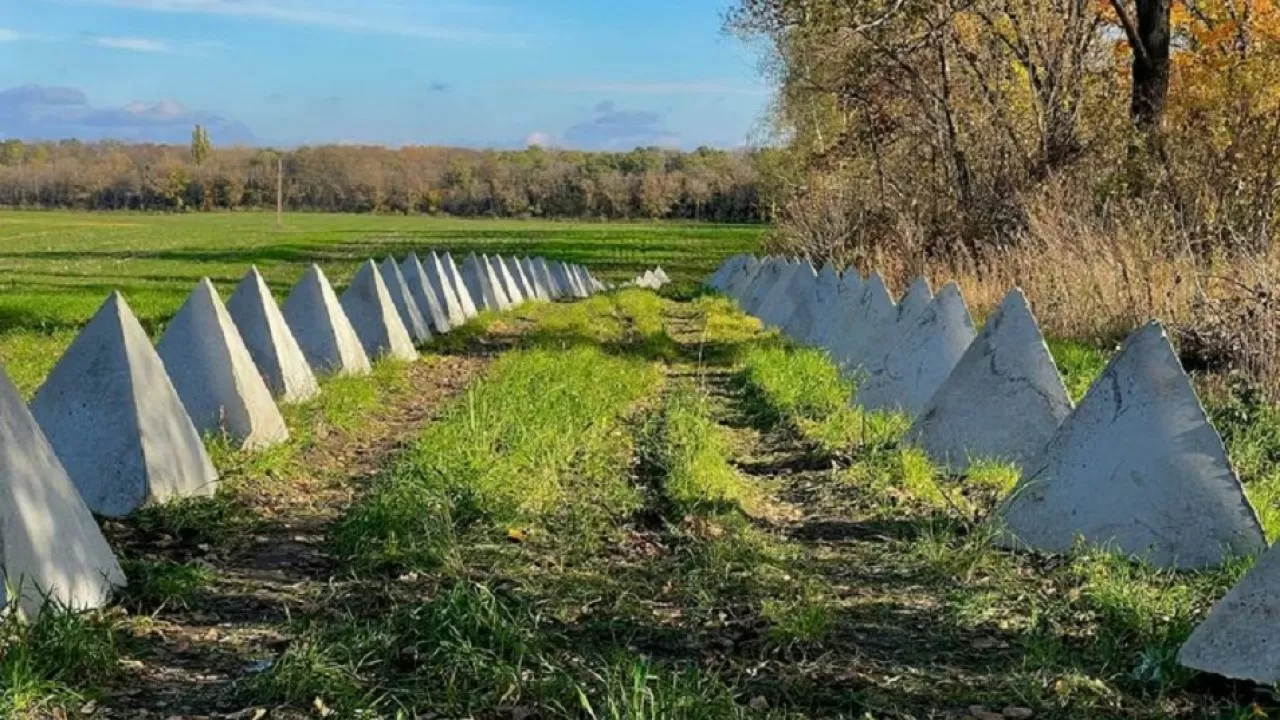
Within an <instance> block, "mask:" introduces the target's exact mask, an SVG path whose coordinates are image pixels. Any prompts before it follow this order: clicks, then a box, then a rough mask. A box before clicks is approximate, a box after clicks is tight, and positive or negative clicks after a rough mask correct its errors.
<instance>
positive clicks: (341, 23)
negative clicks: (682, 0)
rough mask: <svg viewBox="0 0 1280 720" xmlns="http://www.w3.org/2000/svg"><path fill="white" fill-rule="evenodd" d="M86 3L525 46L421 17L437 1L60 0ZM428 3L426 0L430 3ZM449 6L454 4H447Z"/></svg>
mask: <svg viewBox="0 0 1280 720" xmlns="http://www.w3.org/2000/svg"><path fill="white" fill-rule="evenodd" d="M59 1H60V2H64V3H72V4H80V5H109V6H113V7H120V8H128V9H133V10H147V11H153V12H163V13H190V14H200V15H219V16H224V17H237V18H245V19H255V20H265V21H270V22H278V23H286V24H293V25H309V26H313V27H321V28H328V29H330V30H336V31H340V32H347V33H360V34H369V35H398V36H401V37H409V38H419V39H424V40H439V41H449V42H459V43H469V44H485V45H508V46H521V45H524V44H526V43H527V41H528V37H527V36H526V35H524V34H521V33H505V32H494V31H491V30H487V29H479V28H472V27H465V26H452V25H439V24H427V23H423V22H421V20H420V18H422V17H430V16H432V15H439V11H440V10H441V8H439V7H435V6H434V4H433V3H417V4H412V3H407V2H404V3H402V2H381V3H378V2H374V3H364V2H357V1H356V0H59ZM424 5H425V6H424ZM444 9H445V10H447V9H448V8H447V7H446V8H444Z"/></svg>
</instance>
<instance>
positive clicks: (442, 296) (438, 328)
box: [382, 253, 465, 337]
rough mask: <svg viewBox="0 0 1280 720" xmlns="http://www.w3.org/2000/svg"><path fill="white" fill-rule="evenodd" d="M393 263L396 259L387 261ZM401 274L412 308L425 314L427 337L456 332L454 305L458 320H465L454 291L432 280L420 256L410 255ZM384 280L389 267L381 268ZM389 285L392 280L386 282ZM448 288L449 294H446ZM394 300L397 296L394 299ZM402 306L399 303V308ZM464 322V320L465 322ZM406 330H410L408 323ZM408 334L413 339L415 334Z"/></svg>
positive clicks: (401, 267) (410, 332)
mask: <svg viewBox="0 0 1280 720" xmlns="http://www.w3.org/2000/svg"><path fill="white" fill-rule="evenodd" d="M387 259H388V260H390V261H391V262H393V263H394V262H395V260H394V259H393V258H387ZM399 268H400V275H401V277H403V278H404V285H405V288H406V289H407V290H408V291H409V297H410V298H411V299H412V300H413V303H412V304H413V305H415V306H417V308H418V310H419V311H420V313H421V315H422V320H423V322H424V324H425V325H426V326H427V327H426V329H427V331H428V337H429V336H430V333H432V332H437V333H441V334H444V333H447V332H449V331H450V330H452V329H453V320H452V317H451V314H450V310H449V307H450V305H452V307H453V311H454V312H455V313H456V314H457V316H458V317H459V318H462V309H461V308H460V307H458V298H457V297H456V296H453V297H450V296H451V295H452V288H448V285H447V283H446V284H444V285H440V284H438V283H436V282H435V281H434V280H432V279H431V276H430V275H429V274H427V271H426V268H424V267H422V263H421V262H419V260H418V256H417V255H415V254H413V253H409V255H408V257H406V258H405V259H404V262H403V263H401V264H400V266H399ZM382 277H383V280H386V278H387V267H386V266H385V265H384V266H383V268H382ZM387 282H388V285H389V284H390V281H387ZM446 289H447V290H448V292H445V291H446ZM392 299H393V300H394V299H395V297H394V296H392ZM396 307H397V308H398V307H399V304H397V305H396ZM464 322H465V321H464ZM406 329H408V327H407V324H406ZM409 334H410V335H411V336H414V335H415V333H414V332H413V331H412V330H410V331H409Z"/></svg>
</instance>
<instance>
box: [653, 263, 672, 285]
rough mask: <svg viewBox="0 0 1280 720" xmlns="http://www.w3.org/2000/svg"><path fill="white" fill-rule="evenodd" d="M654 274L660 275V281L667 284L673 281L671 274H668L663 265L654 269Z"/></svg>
mask: <svg viewBox="0 0 1280 720" xmlns="http://www.w3.org/2000/svg"><path fill="white" fill-rule="evenodd" d="M653 274H654V275H657V276H658V282H660V283H662V284H663V285H666V284H668V283H670V282H671V276H670V275H668V274H667V271H666V270H663V269H662V266H661V265H659V266H658V268H657V269H656V270H654V271H653Z"/></svg>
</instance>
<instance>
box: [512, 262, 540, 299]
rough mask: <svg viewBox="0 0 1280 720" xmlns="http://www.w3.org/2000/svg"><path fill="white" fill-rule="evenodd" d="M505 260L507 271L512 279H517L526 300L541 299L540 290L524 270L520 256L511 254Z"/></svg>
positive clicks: (517, 285)
mask: <svg viewBox="0 0 1280 720" xmlns="http://www.w3.org/2000/svg"><path fill="white" fill-rule="evenodd" d="M504 262H505V263H506V265H507V272H509V273H511V279H512V280H515V281H516V287H517V288H520V294H521V295H522V296H524V299H525V302H531V301H534V300H540V299H541V298H539V297H538V291H537V289H536V288H535V287H534V286H533V283H532V282H530V280H529V276H528V274H526V273H525V271H524V266H523V265H522V264H521V261H520V258H518V257H516V256H514V255H511V256H509V257H507V258H506V259H505V260H504Z"/></svg>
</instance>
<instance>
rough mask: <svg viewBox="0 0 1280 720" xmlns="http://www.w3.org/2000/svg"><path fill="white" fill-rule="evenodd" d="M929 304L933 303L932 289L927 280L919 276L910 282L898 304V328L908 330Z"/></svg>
mask: <svg viewBox="0 0 1280 720" xmlns="http://www.w3.org/2000/svg"><path fill="white" fill-rule="evenodd" d="M931 302H933V288H931V287H929V281H928V279H926V278H925V277H924V276H923V275H920V276H918V277H916V279H915V280H913V281H911V287H909V288H907V292H906V293H905V294H903V296H902V301H901V302H899V303H898V327H900V328H909V327H911V326H912V325H913V324H915V321H916V319H918V318H919V317H920V314H921V313H923V312H924V309H925V308H927V307H929V303H931Z"/></svg>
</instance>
